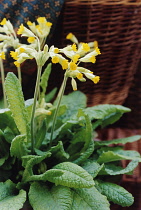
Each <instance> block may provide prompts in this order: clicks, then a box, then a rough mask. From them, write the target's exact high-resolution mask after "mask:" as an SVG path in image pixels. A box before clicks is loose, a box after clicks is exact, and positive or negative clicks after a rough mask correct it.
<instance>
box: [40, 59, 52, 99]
mask: <svg viewBox="0 0 141 210" xmlns="http://www.w3.org/2000/svg"><path fill="white" fill-rule="evenodd" d="M51 66H52V64H51V63H49V64H48V65H47V67H46V68H45V70H44V72H43V74H42V76H41V82H40V86H41V88H42V93H41V98H42V97H44V96H45V93H46V89H47V85H48V79H49V75H50V73H51Z"/></svg>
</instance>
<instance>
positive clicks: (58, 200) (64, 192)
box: [29, 182, 72, 210]
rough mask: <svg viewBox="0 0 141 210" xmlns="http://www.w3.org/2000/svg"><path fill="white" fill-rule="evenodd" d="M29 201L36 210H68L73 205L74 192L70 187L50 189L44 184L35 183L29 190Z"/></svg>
mask: <svg viewBox="0 0 141 210" xmlns="http://www.w3.org/2000/svg"><path fill="white" fill-rule="evenodd" d="M29 201H30V204H31V205H32V207H33V209H34V210H39V209H40V210H45V209H46V210H68V209H71V205H72V192H71V189H70V188H68V187H64V186H53V187H52V188H51V189H49V188H48V187H47V186H46V185H45V184H44V183H39V182H35V183H33V184H31V187H30V190H29Z"/></svg>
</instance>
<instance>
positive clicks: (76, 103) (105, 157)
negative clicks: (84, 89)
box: [0, 66, 141, 210]
mask: <svg viewBox="0 0 141 210" xmlns="http://www.w3.org/2000/svg"><path fill="white" fill-rule="evenodd" d="M50 70H51V69H50V66H48V67H47V69H46V71H45V72H44V74H43V76H42V80H41V83H40V85H41V88H42V95H41V98H44V97H45V90H46V87H47V81H48V78H49V74H50ZM5 88H6V94H7V98H8V102H9V109H1V110H0V144H1V147H0V209H2V210H3V209H6V210H11V209H13V210H16V209H17V210H18V209H20V208H22V206H23V203H24V202H25V201H26V194H27V199H28V200H29V202H30V204H31V206H32V207H33V209H34V210H38V209H41V210H45V209H49V210H59V209H60V210H72V209H73V210H85V209H88V210H95V209H97V210H103V209H104V210H109V209H110V202H111V201H112V202H114V203H116V204H119V205H121V206H130V205H132V203H133V197H132V195H131V194H130V193H128V192H127V191H126V190H125V189H124V188H122V187H120V186H118V185H116V184H115V183H113V182H112V178H113V177H115V176H117V175H122V174H131V173H132V172H133V170H134V169H135V167H136V166H137V165H138V163H139V162H140V161H141V157H140V154H139V153H138V152H136V151H128V150H127V151H125V150H124V148H123V146H121V144H122V145H124V144H126V143H132V142H134V141H137V140H139V139H140V138H141V136H139V135H137V136H132V137H128V138H122V139H114V140H111V141H96V140H95V128H97V127H98V126H102V127H104V126H107V125H109V124H111V123H114V122H115V121H117V120H118V119H119V117H121V116H122V114H123V113H126V112H129V111H130V110H129V109H128V108H126V107H123V106H119V105H107V104H106V105H98V106H94V107H89V108H87V107H86V96H85V95H84V94H83V93H81V92H80V91H75V92H73V93H71V94H69V95H65V96H63V98H62V102H61V105H60V107H59V109H58V115H57V120H56V125H55V129H54V133H53V141H52V144H51V146H50V136H51V128H52V125H53V115H54V113H55V109H56V103H57V100H56V101H55V102H54V103H53V106H51V107H50V108H49V110H50V111H51V113H52V114H51V115H49V116H48V115H45V117H44V118H42V117H40V115H39V116H38V117H37V118H35V121H34V123H35V128H36V129H35V133H34V154H31V139H30V138H31V135H30V128H29V124H30V118H31V112H32V107H33V99H29V100H27V101H25V102H24V98H23V94H22V91H21V86H20V84H19V82H18V80H17V78H16V77H15V76H14V74H13V73H8V75H7V78H6V82H5ZM54 94H55V91H53V92H52V93H51V95H50V94H49V95H48V97H47V99H46V102H49V99H51V100H52V99H53V97H54ZM46 102H45V103H44V104H43V109H44V110H45V109H46V106H47V105H48V104H46ZM38 106H39V107H40V106H41V101H40V100H39V102H38ZM49 106H50V105H49ZM119 144H120V146H119ZM111 145H114V146H111ZM123 159H124V160H130V162H129V164H128V165H127V166H126V167H125V168H123V167H122V166H121V164H120V161H121V160H123ZM13 174H16V176H15V175H14V176H13ZM106 179H108V182H105V181H104V180H106ZM10 180H11V181H10ZM110 180H111V181H110ZM25 189H26V192H25ZM3 192H4V193H3Z"/></svg>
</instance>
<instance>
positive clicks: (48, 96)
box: [45, 88, 57, 102]
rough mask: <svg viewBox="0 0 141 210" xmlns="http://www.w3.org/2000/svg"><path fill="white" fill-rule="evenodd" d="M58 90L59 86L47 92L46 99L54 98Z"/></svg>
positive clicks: (48, 100)
mask: <svg viewBox="0 0 141 210" xmlns="http://www.w3.org/2000/svg"><path fill="white" fill-rule="evenodd" d="M56 92H57V88H54V89H53V90H51V91H50V92H49V93H48V94H46V95H45V101H46V102H50V101H51V100H52V99H53V98H54V96H55V94H56Z"/></svg>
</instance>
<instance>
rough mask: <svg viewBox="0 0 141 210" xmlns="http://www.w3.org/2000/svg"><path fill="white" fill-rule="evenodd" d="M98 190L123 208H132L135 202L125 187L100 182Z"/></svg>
mask: <svg viewBox="0 0 141 210" xmlns="http://www.w3.org/2000/svg"><path fill="white" fill-rule="evenodd" d="M96 186H97V185H96ZM97 189H98V190H100V192H101V193H102V194H103V195H105V196H106V197H107V198H108V200H109V201H112V202H113V203H115V204H118V205H121V206H123V207H125V206H131V205H132V204H133V202H134V198H133V196H132V195H131V194H130V193H129V192H128V191H127V190H125V189H124V188H123V187H121V186H118V185H116V184H113V183H109V182H102V181H100V180H98V188H97Z"/></svg>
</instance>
